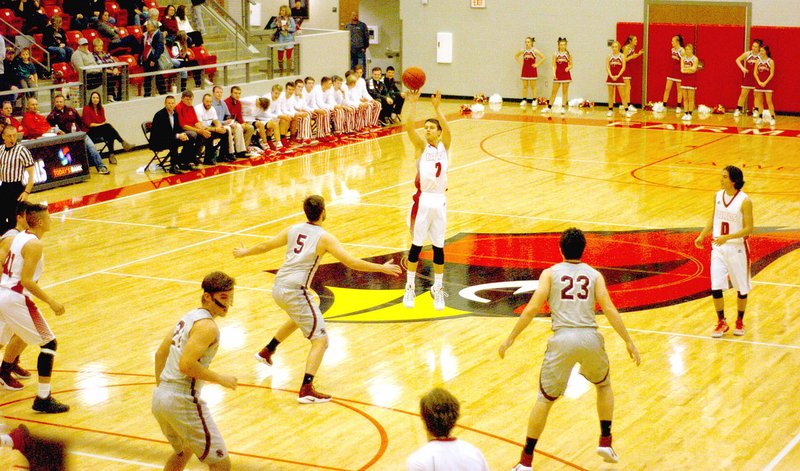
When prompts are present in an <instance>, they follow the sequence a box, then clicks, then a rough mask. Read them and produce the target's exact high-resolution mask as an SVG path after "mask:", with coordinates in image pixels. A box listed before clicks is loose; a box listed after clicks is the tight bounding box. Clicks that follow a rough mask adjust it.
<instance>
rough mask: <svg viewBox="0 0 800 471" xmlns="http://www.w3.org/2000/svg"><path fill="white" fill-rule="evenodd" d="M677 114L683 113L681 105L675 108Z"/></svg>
mask: <svg viewBox="0 0 800 471" xmlns="http://www.w3.org/2000/svg"><path fill="white" fill-rule="evenodd" d="M675 114H681V107H680V106H678V107H677V108H675Z"/></svg>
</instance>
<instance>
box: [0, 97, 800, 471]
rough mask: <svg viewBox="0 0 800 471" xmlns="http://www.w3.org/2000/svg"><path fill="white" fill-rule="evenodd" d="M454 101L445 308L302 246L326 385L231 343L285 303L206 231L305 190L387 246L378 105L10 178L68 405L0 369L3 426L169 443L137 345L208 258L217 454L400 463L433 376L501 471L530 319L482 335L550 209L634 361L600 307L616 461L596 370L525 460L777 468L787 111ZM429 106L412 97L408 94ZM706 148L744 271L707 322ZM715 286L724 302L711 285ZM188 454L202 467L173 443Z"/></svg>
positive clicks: (290, 357) (520, 419)
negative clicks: (412, 303) (365, 133)
mask: <svg viewBox="0 0 800 471" xmlns="http://www.w3.org/2000/svg"><path fill="white" fill-rule="evenodd" d="M459 104H460V103H456V102H449V103H446V104H445V106H446V107H447V111H448V113H450V114H449V116H450V117H451V127H452V130H453V146H452V150H451V159H452V161H451V169H450V173H449V181H450V188H449V191H448V206H449V208H448V209H449V210H448V219H449V220H448V232H447V236H448V238H449V240H450V241H449V243H448V248H447V249H446V254H447V257H448V262H447V263H448V265H447V268H446V278H445V284H446V286H445V287H446V290H447V291H448V293H449V298H448V308H447V309H446V310H445V311H443V312H435V311H433V309H432V305H431V299H430V296H429V295H428V294H427V293H422V291H421V290H420V295H419V298H418V300H417V307H416V309H415V310H414V311H409V310H406V309H405V308H403V307H402V304H401V303H400V301H401V297H402V291H401V290H402V284H403V281H402V280H391V279H388V278H387V277H385V276H382V275H373V276H354V275H352V274H351V273H349V272H347V270H344V269H342V267H341V266H339V265H337V264H334V261H335V260H334V259H332V258H326V259H325V260H324V263H327V264H330V265H326V266H324V267H322V268H321V269H320V272H319V274H318V280H317V281H318V282H319V284H324V285H327V286H328V288H327V289H321V288H319V289H318V293H319V294H320V296H321V299H322V301H323V305H324V306H326V307H327V312H326V316H327V317H328V318H329V319H330V320H329V324H328V331H329V334H330V341H331V346H330V348H329V350H328V352H327V354H326V356H325V359H324V361H323V364H322V367H321V369H320V371H319V374H318V376H317V381H316V384H317V387H318V389H320V390H322V391H324V392H328V393H330V394H332V395H333V396H334V401H333V402H331V403H328V404H320V405H311V406H309V405H299V404H297V402H296V401H295V398H296V391H297V389H298V388H299V385H300V382H301V380H302V374H303V368H304V364H305V357H306V354H307V352H308V347H309V345H308V341H306V340H305V339H303V338H302V336H300V335H299V334H295V335H294V336H293V337H290V338H289V339H288V340H287V341H286V342H284V343H283V344H282V345H281V346H280V347H279V349H278V352H277V354H276V357H275V365H274V366H273V367H272V368H271V369H270V368H267V367H265V366H263V365H260V364H257V363H256V362H255V361H254V360H253V353H254V352H256V351H258V350H259V349H260V348H261V347H262V346H263V345H264V344H265V343H266V342H267V341H269V340H270V338H271V337H272V335H273V333H274V331H275V329H276V328H277V327H278V326H279V325H280V324H282V323H283V322H284V320H285V314H284V313H283V312H282V311H280V309H279V308H278V307H277V306H276V305H275V303H274V302H273V301H272V299H271V296H270V289H271V284H272V280H273V276H274V275H273V273H272V272H270V270H272V271H273V272H274V270H275V269H277V268H278V267H279V266H280V264H281V259H282V252H281V251H275V252H273V253H270V254H267V255H265V256H256V257H250V258H246V259H241V260H234V259H233V257H232V254H231V252H232V249H233V248H234V247H236V246H239V245H241V244H244V245H247V246H249V245H252V244H255V243H258V242H260V241H262V240H264V239H265V238H266V237H269V236H271V235H273V234H275V233H277V232H278V231H279V230H280V229H282V228H283V227H284V226H286V225H287V224H291V223H295V222H299V221H302V220H303V218H302V217H301V214H302V212H301V201H302V199H303V198H304V197H305V196H306V195H308V194H314V193H318V194H322V195H323V196H324V197H325V198H326V200H327V201H328V205H329V206H328V207H329V210H328V213H329V214H328V219H327V221H326V228H327V229H328V230H329V231H331V232H332V233H333V234H334V235H336V236H338V237H339V238H340V240H342V242H344V243H345V244H346V247H347V248H348V250H350V251H351V252H352V253H354V254H355V255H357V256H359V257H375V258H376V259H379V260H385V259H386V258H387V257H389V256H391V257H393V258H394V259H395V260H396V261H399V260H400V259H401V257H402V255H403V254H404V251H405V250H407V248H408V246H409V243H410V236H409V234H408V230H407V228H406V225H405V221H406V215H407V211H408V206H409V203H410V197H411V194H412V193H413V180H414V174H415V165H414V157H415V156H413V155H412V152H413V146H411V145H410V143H409V141H408V139H407V138H406V137H405V135H404V134H403V133H399V132H396V131H399V130H400V129H399V128H396V129H393V130H389V131H386V132H384V133H382V134H381V135H380V136H374V138H372V139H361V140H354V141H353V142H352V143H350V144H348V145H346V146H340V147H335V148H331V147H328V148H315V149H311V150H309V152H308V153H306V154H304V155H298V156H297V157H295V158H293V159H290V160H284V161H282V162H276V163H268V164H266V163H263V162H260V161H255V162H238V163H235V164H231V165H227V166H219V167H214V168H211V169H207V170H205V171H203V172H197V173H194V174H188V175H182V176H177V177H167V176H165V175H163V174H145V173H141V172H137V169H140V168H141V167H142V166H143V165H144V164H145V163H146V162H147V160H148V158H149V155H148V152H146V151H144V150H140V151H135V152H131V153H129V154H125V155H122V156H120V163H119V165H117V166H114V167H113V168H112V172H113V173H112V175H111V176H108V177H104V176H101V175H96V174H95V173H94V171H93V174H92V179H91V180H90V181H89V182H86V183H82V184H79V185H73V186H69V187H65V188H59V189H54V190H50V191H47V192H43V193H38V194H34V195H33V200H34V201H44V200H46V201H48V202H49V203H50V204H51V205H52V208H53V211H58V212H56V213H55V214H54V215H53V221H54V223H53V228H52V231H51V232H50V233H48V234H47V236H46V237H45V239H44V245H45V253H46V267H45V272H44V276H43V277H42V280H41V285H42V286H44V287H45V289H46V290H47V291H48V292H49V293H50V294H51V295H52V296H54V297H55V298H56V299H57V300H59V301H60V302H62V303H64V305H65V306H66V309H67V312H66V314H65V315H64V316H62V317H59V318H56V317H55V316H53V315H52V313H51V312H50V311H49V309H47V307H46V306H44V307H43V308H42V310H43V312H44V313H45V316H46V317H47V318H48V321H49V322H50V325H51V327H52V328H53V330H54V331H55V333H56V334H57V335H58V340H59V351H58V356H57V357H56V366H55V367H56V371H55V373H54V375H53V387H54V393H55V394H56V395H57V397H58V398H59V399H60V400H62V401H64V402H66V403H68V404H70V405H71V406H72V410H71V411H70V412H68V413H66V414H61V415H55V416H45V415H37V414H35V413H33V412H32V411H31V409H30V406H31V400H32V398H33V396H34V394H35V392H36V380H35V378H34V379H31V380H27V381H26V387H25V389H23V390H22V391H19V392H10V391H2V392H0V404H2V414H3V415H4V416H5V417H4V419H3V422H5V424H6V426H7V428H8V429H10V428H13V427H14V426H16V424H18V423H25V424H27V425H28V427H29V428H30V429H31V430H32V431H33V432H34V433H39V434H43V435H47V436H51V437H57V438H60V439H63V440H66V441H67V442H68V444H69V450H70V455H69V460H70V469H75V470H79V469H103V470H106V469H109V470H111V469H113V470H134V469H151V468H152V469H159V468H161V467H162V466H163V463H164V461H165V460H166V458H167V456H168V455H169V454H170V448H169V446H168V445H167V444H166V442H165V440H164V437H163V436H162V435H161V432H160V430H159V428H158V425H157V423H156V421H155V419H153V417H152V415H151V413H150V399H151V395H152V390H153V386H154V379H153V353H154V351H155V349H156V347H157V345H158V343H159V342H160V341H161V339H162V338H163V337H164V336H165V335H166V333H167V332H168V331H169V330H170V329H171V328H172V326H173V325H174V323H175V322H176V321H177V320H178V319H179V318H180V317H181V316H182V315H183V314H184V313H185V312H186V311H187V310H189V309H191V308H194V307H196V306H198V305H199V297H200V292H199V281H200V279H201V278H202V277H203V276H204V275H205V274H206V273H207V272H209V271H212V270H223V271H225V272H227V273H229V274H231V275H233V276H235V277H236V280H237V288H236V303H235V305H234V307H233V309H232V310H231V311H230V312H229V314H228V317H227V318H225V319H222V320H220V321H219V324H220V326H221V347H220V349H219V353H218V354H217V357H216V359H215V360H214V362H213V363H212V368H213V369H217V370H222V371H225V372H227V373H230V374H233V375H235V376H237V377H238V379H239V387H238V389H237V390H235V391H228V390H222V389H221V388H219V387H217V386H215V385H209V386H207V387H206V388H205V389H204V396H205V397H206V399H207V400H208V402H209V404H210V405H211V408H212V410H213V414H214V417H215V419H216V421H217V423H218V425H219V427H220V429H221V431H222V435H223V436H224V437H225V440H226V442H227V445H228V448H229V450H230V452H231V458H232V461H233V464H234V469H240V470H266V469H269V470H305V469H312V470H313V469H320V470H326V469H335V470H357V469H371V470H394V469H404V467H405V459H406V457H407V456H408V455H409V454H410V453H411V452H412V451H414V450H415V449H416V448H418V447H419V446H421V445H422V444H423V443H424V442H425V434H424V431H423V427H422V423H421V421H420V419H419V417H418V415H417V413H418V400H419V397H420V395H422V394H423V393H425V392H426V391H427V390H429V389H430V388H432V387H434V386H443V387H445V388H447V389H449V390H450V391H452V392H453V393H454V394H455V395H456V396H457V397H458V398H459V399H460V400H461V401H462V417H461V419H460V421H459V424H460V428H458V429H457V431H456V435H457V436H459V437H460V438H463V439H465V440H467V441H469V442H471V443H473V444H474V445H476V446H478V447H479V448H480V449H481V450H483V452H484V454H485V456H486V458H487V460H488V462H489V464H490V467H491V469H498V470H503V469H510V468H511V467H512V466H513V465H514V464H515V463H516V460H517V458H518V456H519V451H520V444H521V443H522V442H523V440H524V437H525V429H526V422H527V417H528V413H529V411H530V408H531V406H532V405H533V402H534V400H535V397H536V392H537V387H538V372H539V365H540V363H541V360H542V356H543V353H544V349H545V344H546V339H547V338H548V336H549V335H550V330H549V322H548V319H547V318H546V317H544V316H543V317H541V318H540V319H539V321H538V322H534V323H533V324H532V325H531V327H529V329H528V330H527V331H526V332H525V333H524V334H523V335H522V336H521V337H520V339H519V340H518V342H517V344H516V345H515V346H514V347H513V348H512V349H511V350H510V351H509V354H508V355H507V357H506V359H505V360H500V359H499V358H498V356H497V347H498V345H499V344H500V342H501V341H502V340H503V339H504V338H505V337H506V335H507V334H508V332H509V331H510V330H511V328H512V326H513V324H514V322H515V314H514V311H515V309H516V310H518V309H519V307H520V306H521V305H523V304H524V302H526V301H527V298H528V297H529V295H530V292H529V291H527V292H525V289H529V288H530V283H527V284H526V283H522V282H523V281H526V280H527V281H528V282H530V281H531V280H535V279H536V276H537V274H538V273H539V271H540V270H541V269H542V268H543V267H545V266H547V265H549V264H551V263H555V262H557V261H558V260H559V258H558V255H557V254H558V250H557V246H556V240H557V239H556V237H557V234H558V233H559V232H560V231H562V230H563V229H565V228H567V227H570V226H573V225H574V226H578V227H580V228H582V229H583V230H584V231H587V233H588V234H589V247H588V249H587V257H586V260H587V261H588V262H589V263H592V264H593V265H595V266H597V267H599V268H600V269H601V270H602V271H603V272H604V273H605V275H606V277H607V278H608V279H609V280H610V281H609V285H610V288H611V290H612V297H613V299H614V300H615V302H616V303H617V305H618V306H620V307H621V308H622V309H623V310H624V311H625V312H624V314H623V318H624V320H625V322H626V324H627V326H628V328H629V329H630V330H631V331H632V336H633V338H634V340H635V341H636V343H637V344H638V346H639V349H640V351H641V353H642V360H643V362H642V365H641V366H640V367H638V368H637V367H635V366H634V365H633V364H632V363H631V362H630V361H629V359H628V358H627V355H626V352H625V348H624V345H623V344H622V342H621V340H620V339H619V338H618V337H617V336H616V335H615V334H614V332H613V331H612V330H611V329H610V328H608V327H607V323H606V322H605V321H604V318H600V319H599V322H600V324H601V326H602V327H601V332H602V333H603V334H604V336H605V337H606V339H607V341H606V347H607V350H608V353H609V357H610V359H611V365H612V379H613V387H614V390H615V393H616V410H615V420H614V428H613V431H614V436H615V440H614V447H615V449H616V450H617V452H618V453H619V454H620V457H621V460H620V463H619V464H617V465H608V464H605V463H603V462H602V461H601V459H600V458H599V457H598V456H596V455H595V453H594V448H595V446H596V440H597V436H598V434H599V426H598V423H597V416H596V412H595V406H594V401H595V393H594V391H593V390H592V389H593V388H592V387H591V385H590V384H588V383H586V382H585V381H584V380H582V378H581V377H580V376H579V375H574V377H573V378H572V380H571V381H570V385H569V388H568V391H567V394H566V397H564V398H563V399H561V400H559V402H558V403H557V404H556V405H555V406H554V408H553V409H552V412H551V415H550V418H549V422H548V424H547V428H546V430H545V432H544V434H543V436H542V437H541V439H540V440H539V445H538V449H537V452H539V453H537V455H536V456H535V459H534V463H535V467H536V469H539V470H542V469H625V470H629V469H632V470H640V469H659V470H660V469H709V470H711V469H786V470H788V469H797V468H800V446H795V445H797V442H798V441H800V415H798V414H797V410H799V409H800V399H798V396H797V394H796V393H795V389H794V388H795V387H796V385H795V383H796V377H797V371H798V369H800V312H798V309H797V306H798V304H800V274H799V273H798V270H797V268H796V267H797V266H798V263H800V251H798V250H797V248H798V246H800V223H798V215H800V190H798V182H800V164H798V161H797V156H798V155H800V139H798V138H797V137H795V136H797V134H798V131H799V130H800V119H798V118H792V117H783V116H779V117H778V125H777V129H778V130H783V132H782V133H776V132H772V133H770V132H769V130H768V129H761V131H758V132H754V131H753V129H754V123H753V122H752V120H751V119H750V118H745V119H743V120H739V121H735V120H734V119H733V118H732V117H731V115H730V114H728V115H724V116H717V115H711V116H709V117H707V118H706V119H704V120H700V119H699V118H695V122H693V123H692V124H691V125H682V124H679V121H678V120H677V119H676V117H675V116H674V114H673V113H668V114H666V115H663V116H653V115H652V113H642V112H639V113H637V114H636V115H635V116H634V117H633V119H632V120H630V121H625V120H624V119H622V120H620V121H609V120H607V119H606V118H605V112H604V111H605V110H604V109H598V110H589V111H581V112H578V113H568V114H567V115H566V117H565V118H564V119H562V118H561V117H560V116H559V115H556V116H555V117H553V118H548V117H543V115H542V114H541V113H539V112H538V111H532V110H531V109H530V108H527V109H525V110H521V109H520V108H519V106H517V104H516V103H511V104H508V103H507V104H506V105H505V106H504V107H503V108H502V109H501V110H500V111H499V112H496V113H492V112H487V113H486V114H485V115H484V116H482V117H476V116H471V117H469V116H466V117H465V116H460V115H459V114H458V106H459ZM431 114H432V109H431V108H430V107H429V105H428V104H427V103H426V104H424V105H423V106H421V109H420V114H419V116H420V117H426V116H429V115H431ZM617 118H619V114H617ZM643 120H645V121H643ZM643 123H644V124H643ZM665 123H666V124H665ZM776 134H777V135H776ZM787 136H788V137H787ZM728 164H735V165H738V166H740V167H743V169H744V176H745V179H746V181H747V184H746V186H745V188H744V190H745V191H746V192H748V193H749V194H750V195H751V197H752V199H753V203H754V215H755V224H756V227H757V229H756V235H755V236H754V237H753V239H752V247H753V253H754V260H753V279H754V289H753V291H752V293H751V295H750V300H749V305H748V309H747V315H746V318H745V320H746V326H747V333H746V335H745V336H743V337H736V338H734V337H733V336H726V337H724V338H723V339H721V340H714V339H711V338H710V337H709V334H710V332H711V330H712V328H713V326H714V323H715V315H714V311H713V309H712V305H711V300H710V299H709V298H708V297H707V296H706V294H707V289H708V286H709V281H708V259H709V253H710V250H709V248H708V242H707V243H706V249H705V250H698V249H695V248H694V246H693V245H692V241H693V240H694V237H695V236H696V234H697V231H698V230H699V228H700V227H701V226H702V225H703V224H704V223H705V222H706V221H707V219H708V217H709V213H710V211H711V205H712V196H713V193H714V192H715V191H716V190H717V189H718V188H719V180H720V173H721V169H722V168H723V167H724V166H725V165H728ZM423 258H425V261H424V262H423V263H422V264H421V266H422V267H423V268H422V269H421V270H422V275H421V276H420V278H421V279H422V282H423V283H429V278H428V276H427V275H428V273H429V266H430V265H429V264H430V261H429V260H430V253H428V251H427V250H426V251H424V252H423ZM514 281H516V282H517V283H508V282H514ZM491 283H505V284H492V285H490V284H491ZM518 288H522V291H523V292H522V293H520V294H514V293H515V291H516V290H517V289H518ZM481 299H482V300H481ZM725 300H726V307H727V313H728V318H729V319H730V318H733V316H735V312H734V303H735V293H734V292H732V291H728V292H726V294H725ZM409 321H415V322H409ZM37 350H38V349H37V348H34V347H30V348H28V349H27V350H26V351H25V352H24V353H23V356H22V363H23V365H24V366H25V367H27V368H30V369H32V370H35V364H36V356H37V354H38V351H37ZM14 466H17V467H24V466H25V462H24V460H23V459H22V458H21V457H19V456H18V455H17V454H12V453H10V452H8V451H7V450H5V451H3V452H0V467H3V469H8V468H11V467H14ZM189 469H193V470H197V469H205V466H203V465H202V464H199V463H198V462H197V461H196V460H193V461H192V462H191V464H190V465H189Z"/></svg>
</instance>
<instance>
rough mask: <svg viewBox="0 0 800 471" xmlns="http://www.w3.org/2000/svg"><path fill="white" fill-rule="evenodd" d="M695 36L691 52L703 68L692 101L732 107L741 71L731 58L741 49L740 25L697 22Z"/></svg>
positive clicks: (739, 89) (733, 58)
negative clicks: (694, 44)
mask: <svg viewBox="0 0 800 471" xmlns="http://www.w3.org/2000/svg"><path fill="white" fill-rule="evenodd" d="M696 35H697V39H696V41H697V43H696V45H697V50H696V51H695V54H696V55H697V57H699V58H700V60H701V61H703V70H700V71H698V74H699V75H698V77H697V95H696V96H695V103H696V104H698V105H701V104H702V105H706V106H708V107H711V108H714V107H715V106H717V105H719V104H722V105H724V106H725V108H727V109H731V108H736V101H737V99H738V98H739V93H740V92H741V85H742V71H741V70H739V68H738V67H736V64H735V63H734V61H735V59H736V58H737V57H739V55H740V54H741V53H742V52H744V26H723V25H697V33H696Z"/></svg>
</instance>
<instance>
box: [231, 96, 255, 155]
mask: <svg viewBox="0 0 800 471" xmlns="http://www.w3.org/2000/svg"><path fill="white" fill-rule="evenodd" d="M241 98H242V89H241V88H239V87H237V86H236V85H234V86H232V87H231V96H229V97H228V98H226V99H225V106H227V107H228V112H229V113H230V114H231V116H232V117H233V119H234V120H236V122H237V123H239V124H240V125H241V126H242V134H243V137H244V145H245V151H246V150H247V147H248V146H250V141H251V140H252V139H253V134H255V131H256V128H255V127H254V126H253V125H252V124H250V123H246V122H244V114H243V113H242V102H241V101H240V100H241Z"/></svg>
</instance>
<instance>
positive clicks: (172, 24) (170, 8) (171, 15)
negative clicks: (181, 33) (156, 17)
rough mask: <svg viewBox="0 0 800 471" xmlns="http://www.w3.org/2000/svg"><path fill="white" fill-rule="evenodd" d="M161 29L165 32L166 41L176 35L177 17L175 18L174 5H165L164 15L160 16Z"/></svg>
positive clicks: (171, 39)
mask: <svg viewBox="0 0 800 471" xmlns="http://www.w3.org/2000/svg"><path fill="white" fill-rule="evenodd" d="M161 30H162V31H164V32H165V33H167V37H166V40H167V43H169V42H170V41H173V40H174V39H175V36H177V35H178V19H177V18H175V5H167V9H166V10H164V17H163V18H161Z"/></svg>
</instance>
